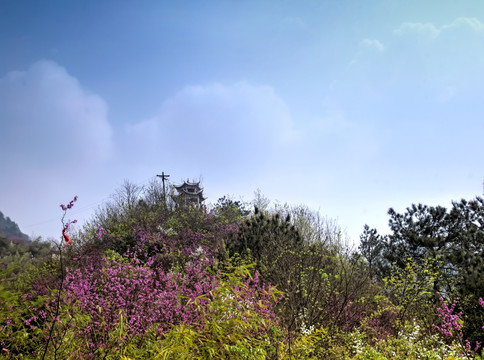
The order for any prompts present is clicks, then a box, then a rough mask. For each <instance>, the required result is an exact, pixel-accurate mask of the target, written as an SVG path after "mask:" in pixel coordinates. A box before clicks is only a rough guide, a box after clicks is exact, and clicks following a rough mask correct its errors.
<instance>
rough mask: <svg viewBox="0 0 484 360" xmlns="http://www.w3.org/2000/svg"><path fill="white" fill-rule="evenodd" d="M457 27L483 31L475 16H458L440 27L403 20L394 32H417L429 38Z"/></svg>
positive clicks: (428, 23) (401, 33)
mask: <svg viewBox="0 0 484 360" xmlns="http://www.w3.org/2000/svg"><path fill="white" fill-rule="evenodd" d="M458 28H468V29H470V30H472V31H475V32H479V33H480V32H484V24H483V23H482V22H480V21H479V20H478V19H476V18H467V17H459V18H457V19H455V20H454V21H452V22H451V23H450V24H445V25H443V26H441V27H440V28H439V27H437V26H435V25H434V24H433V23H430V22H427V23H419V22H417V23H412V22H405V23H403V24H402V25H400V27H399V28H398V29H396V30H394V33H395V34H397V35H406V34H418V35H422V36H426V37H428V38H430V39H435V38H437V37H438V36H440V35H441V34H442V33H443V32H445V31H450V30H454V29H458Z"/></svg>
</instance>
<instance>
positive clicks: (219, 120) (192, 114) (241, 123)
mask: <svg viewBox="0 0 484 360" xmlns="http://www.w3.org/2000/svg"><path fill="white" fill-rule="evenodd" d="M125 130H126V136H127V138H128V139H129V142H130V143H131V144H136V145H134V146H132V148H136V149H138V152H141V153H144V154H148V153H157V154H159V157H160V161H165V163H167V162H168V163H175V162H176V163H177V164H185V165H186V167H187V168H190V167H191V168H192V169H203V171H206V172H211V171H212V170H213V171H215V170H216V169H226V170H227V171H235V170H237V171H244V170H248V171H251V172H255V171H256V169H258V168H260V167H261V166H264V165H265V164H266V163H267V162H268V161H269V159H270V158H271V156H273V155H274V154H277V153H278V152H280V151H281V149H282V148H284V147H285V146H288V145H289V144H291V142H292V141H293V140H294V137H295V132H294V131H293V129H292V119H291V115H290V113H289V110H288V108H287V106H286V104H285V103H284V101H283V100H282V99H281V98H280V97H279V96H278V95H277V94H276V93H275V91H274V89H272V88H271V87H269V86H256V85H251V84H249V83H238V84H235V85H232V86H225V85H221V84H212V85H206V86H200V85H197V86H187V87H185V88H184V89H183V90H182V91H180V92H179V93H178V94H176V95H175V96H173V97H171V98H169V99H167V100H165V101H164V102H163V104H162V105H161V109H160V111H159V112H158V114H157V115H155V116H153V117H151V118H150V119H147V120H144V121H141V122H139V123H136V124H132V125H128V126H126V128H125ZM136 156H138V155H136ZM248 163H250V166H248Z"/></svg>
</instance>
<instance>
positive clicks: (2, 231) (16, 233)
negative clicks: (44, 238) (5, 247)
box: [0, 211, 30, 241]
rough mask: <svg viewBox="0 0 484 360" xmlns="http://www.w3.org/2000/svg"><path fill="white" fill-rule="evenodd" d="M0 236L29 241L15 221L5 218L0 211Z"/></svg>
mask: <svg viewBox="0 0 484 360" xmlns="http://www.w3.org/2000/svg"><path fill="white" fill-rule="evenodd" d="M0 235H5V236H6V237H7V238H20V239H23V240H26V241H30V238H29V236H28V235H26V234H24V233H23V232H22V231H20V228H19V226H18V225H17V223H16V222H15V221H13V220H12V219H10V218H9V217H8V216H7V217H5V216H4V215H3V213H2V212H1V211H0Z"/></svg>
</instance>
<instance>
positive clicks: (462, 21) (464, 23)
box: [441, 17, 484, 32]
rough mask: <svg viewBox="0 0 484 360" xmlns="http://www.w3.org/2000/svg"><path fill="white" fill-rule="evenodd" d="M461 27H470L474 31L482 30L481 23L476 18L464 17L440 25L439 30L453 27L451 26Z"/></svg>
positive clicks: (483, 28) (483, 27)
mask: <svg viewBox="0 0 484 360" xmlns="http://www.w3.org/2000/svg"><path fill="white" fill-rule="evenodd" d="M461 27H464V28H466V27H467V28H470V29H471V30H473V31H475V32H484V24H483V23H481V22H480V21H479V20H478V19H476V18H466V17H460V18H457V19H455V20H454V21H453V22H452V23H451V24H449V25H444V26H442V28H441V31H443V30H448V29H453V28H461Z"/></svg>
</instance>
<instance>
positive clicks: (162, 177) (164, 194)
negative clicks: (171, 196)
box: [156, 171, 170, 210]
mask: <svg viewBox="0 0 484 360" xmlns="http://www.w3.org/2000/svg"><path fill="white" fill-rule="evenodd" d="M156 176H158V177H160V178H161V181H162V182H163V205H164V206H165V210H166V192H165V180H168V178H169V177H170V175H165V172H164V171H163V172H162V173H161V175H156Z"/></svg>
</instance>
